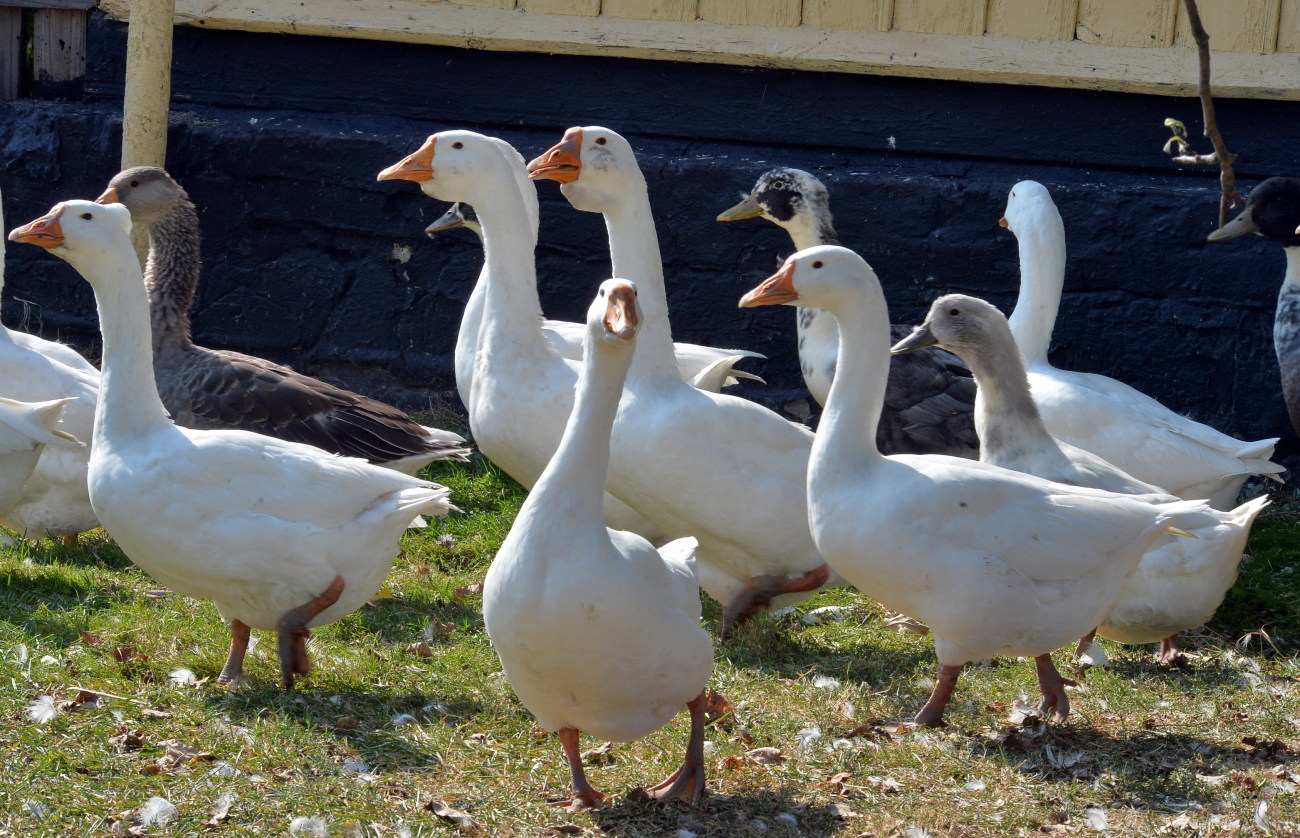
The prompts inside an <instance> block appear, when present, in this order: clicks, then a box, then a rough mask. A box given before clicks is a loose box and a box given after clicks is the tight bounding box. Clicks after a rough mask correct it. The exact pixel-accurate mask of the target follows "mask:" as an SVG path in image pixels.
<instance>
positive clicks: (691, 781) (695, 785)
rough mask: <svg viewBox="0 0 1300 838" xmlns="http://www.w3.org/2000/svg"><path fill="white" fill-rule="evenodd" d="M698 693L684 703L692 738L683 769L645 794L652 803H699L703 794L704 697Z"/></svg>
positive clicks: (688, 744)
mask: <svg viewBox="0 0 1300 838" xmlns="http://www.w3.org/2000/svg"><path fill="white" fill-rule="evenodd" d="M706 694H707V693H706V692H702V693H700V694H699V695H698V696H696V697H695V698H693V699H691V700H690V701H689V702H687V704H686V707H687V708H688V709H689V710H690V711H691V738H690V741H688V742H687V743H686V759H685V761H683V762H682V767H681V768H678V769H677V770H676V771H674V772H673V773H672V776H670V777H669V778H668V779H667V780H664V781H663V782H662V783H660V784H659V785H657V786H654V787H653V788H649V789H647V790H646V791H647V792H648V793H649V795H650V797H652V798H654V799H655V800H668V799H671V798H675V799H677V800H689V801H691V803H699V802H700V795H702V794H703V793H704V723H705V709H704V708H705V695H706Z"/></svg>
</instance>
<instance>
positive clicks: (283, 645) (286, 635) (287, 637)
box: [276, 576, 344, 690]
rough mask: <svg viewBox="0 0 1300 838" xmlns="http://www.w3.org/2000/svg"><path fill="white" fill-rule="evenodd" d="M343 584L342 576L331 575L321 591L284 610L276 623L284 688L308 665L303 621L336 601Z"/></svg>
mask: <svg viewBox="0 0 1300 838" xmlns="http://www.w3.org/2000/svg"><path fill="white" fill-rule="evenodd" d="M343 586H344V582H343V577H342V576H335V577H334V581H333V582H331V583H330V586H329V587H328V588H326V589H325V592H324V593H322V594H321V595H320V596H317V597H313V598H312V599H310V600H308V601H307V602H305V603H303V604H302V605H300V606H298V607H297V608H295V609H293V610H292V611H290V612H288V613H287V614H285V615H284V616H283V617H281V618H280V620H279V622H278V623H277V624H276V627H277V628H278V629H279V632H280V675H281V677H283V679H284V688H285V689H286V690H291V689H293V679H294V676H295V675H306V674H307V673H308V671H310V669H311V665H310V664H309V663H308V662H307V638H308V637H311V632H310V631H308V630H307V623H309V622H311V621H312V620H313V619H315V618H316V616H317V615H319V614H320V612H322V611H324V610H325V609H326V608H329V607H330V606H331V605H333V604H334V603H336V602H338V600H339V597H340V596H341V595H342V594H343Z"/></svg>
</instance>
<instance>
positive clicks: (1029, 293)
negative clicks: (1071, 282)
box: [1010, 203, 1065, 367]
mask: <svg viewBox="0 0 1300 838" xmlns="http://www.w3.org/2000/svg"><path fill="white" fill-rule="evenodd" d="M1033 209H1034V211H1032V212H1024V213H1022V214H1021V215H1022V219H1021V220H1020V221H1018V222H1017V224H1016V228H1017V229H1016V231H1015V233H1016V241H1017V242H1018V243H1019V247H1020V296H1019V298H1018V299H1017V300H1016V310H1015V311H1013V312H1012V313H1011V318H1010V320H1011V333H1012V334H1013V335H1015V337H1016V344H1017V345H1018V346H1019V347H1020V351H1021V353H1023V354H1024V356H1025V363H1026V364H1027V365H1028V366H1029V367H1037V366H1047V363H1048V362H1047V349H1048V347H1049V346H1050V344H1051V342H1052V327H1054V326H1055V325H1056V312H1057V309H1059V308H1060V306H1061V289H1062V288H1063V287H1064V285H1065V225H1064V224H1063V223H1062V222H1061V214H1060V212H1058V211H1057V209H1056V206H1055V205H1053V204H1048V203H1038V204H1037V205H1036V206H1035V207H1034V208H1033Z"/></svg>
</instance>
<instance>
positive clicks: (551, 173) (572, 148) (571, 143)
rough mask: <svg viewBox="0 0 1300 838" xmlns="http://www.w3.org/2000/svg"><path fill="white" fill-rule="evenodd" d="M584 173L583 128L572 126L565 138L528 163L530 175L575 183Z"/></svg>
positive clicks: (542, 178) (533, 177)
mask: <svg viewBox="0 0 1300 838" xmlns="http://www.w3.org/2000/svg"><path fill="white" fill-rule="evenodd" d="M581 174H582V129H581V128H570V129H569V130H568V131H565V132H564V139H562V140H560V141H559V142H558V143H556V144H555V145H553V146H551V148H550V149H549V150H548V151H546V152H545V153H544V154H542V155H541V156H540V157H536V158H534V159H533V161H532V162H531V163H529V164H528V177H530V178H532V179H533V180H553V181H556V182H557V183H573V182H574V181H575V180H577V179H578V176H579V175H581Z"/></svg>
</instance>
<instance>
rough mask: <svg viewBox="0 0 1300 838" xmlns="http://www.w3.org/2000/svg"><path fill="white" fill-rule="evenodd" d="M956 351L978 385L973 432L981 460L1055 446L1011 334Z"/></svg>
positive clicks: (990, 459) (996, 458)
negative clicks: (976, 349)
mask: <svg viewBox="0 0 1300 838" xmlns="http://www.w3.org/2000/svg"><path fill="white" fill-rule="evenodd" d="M958 354H959V355H961V359H962V360H963V361H965V362H966V365H967V366H969V367H970V369H971V373H972V374H973V375H974V376H975V383H976V385H977V386H976V391H975V431H976V433H977V434H978V435H979V440H980V459H981V460H983V461H984V462H987V463H993V464H995V465H1003V463H1001V462H999V459H1000V458H1001V457H1002V455H1004V454H1005V453H1006V452H1008V451H1010V450H1011V449H1013V448H1014V449H1016V450H1019V451H1023V450H1025V449H1026V448H1035V449H1041V448H1045V447H1051V448H1055V447H1056V444H1055V441H1054V440H1053V439H1052V437H1051V435H1050V434H1048V432H1047V427H1046V426H1045V425H1044V424H1043V417H1042V415H1041V414H1040V413H1039V412H1038V406H1037V405H1036V404H1035V403H1034V398H1033V396H1032V395H1031V394H1030V390H1029V378H1028V376H1027V375H1026V373H1025V364H1024V361H1023V360H1022V359H1021V357H1020V352H1019V350H1017V349H1016V345H1015V343H1014V342H1012V341H1011V336H1010V335H1007V339H1006V341H1005V342H999V343H998V344H997V345H990V346H987V347H982V348H981V351H979V352H963V353H958Z"/></svg>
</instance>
